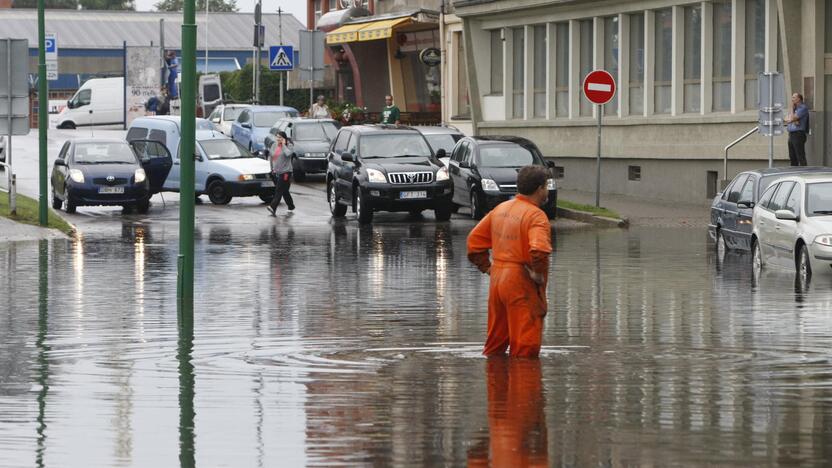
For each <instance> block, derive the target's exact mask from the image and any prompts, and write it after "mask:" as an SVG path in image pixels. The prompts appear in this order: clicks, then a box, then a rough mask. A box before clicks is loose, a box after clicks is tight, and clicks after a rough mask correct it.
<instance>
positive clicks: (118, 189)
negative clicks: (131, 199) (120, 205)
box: [98, 187, 124, 193]
mask: <svg viewBox="0 0 832 468" xmlns="http://www.w3.org/2000/svg"><path fill="white" fill-rule="evenodd" d="M98 193H124V187H99V189H98Z"/></svg>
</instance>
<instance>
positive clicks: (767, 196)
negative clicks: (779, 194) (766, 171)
mask: <svg viewBox="0 0 832 468" xmlns="http://www.w3.org/2000/svg"><path fill="white" fill-rule="evenodd" d="M778 185H780V184H775V185H772V186H771V187H769V188H768V190H766V191H765V192H763V196H762V197H760V203H759V204H760V206H762V207H763V208H765V209H768V207H769V205H770V204H771V197H772V195H774V192H776V191H777V186H778Z"/></svg>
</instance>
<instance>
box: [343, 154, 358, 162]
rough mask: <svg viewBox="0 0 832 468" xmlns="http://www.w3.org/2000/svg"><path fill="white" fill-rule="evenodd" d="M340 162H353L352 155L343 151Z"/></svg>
mask: <svg viewBox="0 0 832 468" xmlns="http://www.w3.org/2000/svg"><path fill="white" fill-rule="evenodd" d="M341 160H342V161H346V162H355V157H354V156H353V155H352V153H347V152H346V151H344V152H343V153H341Z"/></svg>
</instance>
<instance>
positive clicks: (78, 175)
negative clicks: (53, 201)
mask: <svg viewBox="0 0 832 468" xmlns="http://www.w3.org/2000/svg"><path fill="white" fill-rule="evenodd" d="M69 178H70V179H72V181H73V182H76V183H79V184H83V183H84V173H83V172H81V170H80V169H70V170H69Z"/></svg>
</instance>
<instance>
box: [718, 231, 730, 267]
mask: <svg viewBox="0 0 832 468" xmlns="http://www.w3.org/2000/svg"><path fill="white" fill-rule="evenodd" d="M727 252H728V246H727V245H726V244H725V236H723V235H722V229H719V228H717V230H716V254H717V256H718V257H719V259H720V260H722V259H723V258H725V254H726V253H727Z"/></svg>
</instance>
